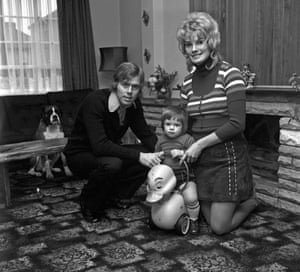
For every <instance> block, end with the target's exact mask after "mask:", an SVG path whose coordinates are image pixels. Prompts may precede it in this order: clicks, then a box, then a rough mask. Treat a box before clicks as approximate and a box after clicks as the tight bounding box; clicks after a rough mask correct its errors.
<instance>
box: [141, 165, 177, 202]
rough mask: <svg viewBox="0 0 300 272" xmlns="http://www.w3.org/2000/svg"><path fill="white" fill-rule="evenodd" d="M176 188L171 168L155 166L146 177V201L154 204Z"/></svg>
mask: <svg viewBox="0 0 300 272" xmlns="http://www.w3.org/2000/svg"><path fill="white" fill-rule="evenodd" d="M175 186H176V177H175V175H174V172H173V170H172V168H171V167H169V166H167V165H165V164H159V165H155V166H153V167H152V168H151V170H150V171H149V172H148V176H147V197H146V201H147V202H149V203H155V202H158V201H160V200H162V199H163V197H164V196H166V195H168V194H170V193H171V192H172V191H173V190H174V188H175Z"/></svg>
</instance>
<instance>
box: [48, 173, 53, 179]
mask: <svg viewBox="0 0 300 272" xmlns="http://www.w3.org/2000/svg"><path fill="white" fill-rule="evenodd" d="M46 179H54V175H53V174H52V172H46Z"/></svg>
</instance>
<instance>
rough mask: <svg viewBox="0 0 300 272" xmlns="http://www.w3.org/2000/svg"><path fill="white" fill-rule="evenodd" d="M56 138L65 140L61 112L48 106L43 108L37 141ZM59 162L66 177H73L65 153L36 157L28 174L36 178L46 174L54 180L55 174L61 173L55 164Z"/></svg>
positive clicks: (36, 136)
mask: <svg viewBox="0 0 300 272" xmlns="http://www.w3.org/2000/svg"><path fill="white" fill-rule="evenodd" d="M54 138H64V132H63V129H62V125H61V111H60V109H59V108H58V106H56V105H47V106H45V107H43V111H42V117H41V120H40V122H39V126H38V129H37V131H36V133H35V139H36V140H47V139H54ZM58 160H61V162H62V166H63V170H64V173H65V175H66V176H72V175H73V174H72V172H71V170H70V168H69V167H68V165H67V160H66V156H65V155H64V153H63V152H59V153H55V154H51V155H39V156H36V157H35V158H33V162H32V165H33V166H32V167H31V168H30V170H29V171H28V173H29V174H30V175H34V176H42V174H43V173H45V176H46V179H53V178H54V175H53V172H56V173H58V172H61V169H60V168H57V167H54V164H55V163H56V162H57V161H58Z"/></svg>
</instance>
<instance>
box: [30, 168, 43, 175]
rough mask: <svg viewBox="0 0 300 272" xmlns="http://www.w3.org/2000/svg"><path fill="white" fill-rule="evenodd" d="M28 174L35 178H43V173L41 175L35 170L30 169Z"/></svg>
mask: <svg viewBox="0 0 300 272" xmlns="http://www.w3.org/2000/svg"><path fill="white" fill-rule="evenodd" d="M27 173H28V174H29V175H31V176H35V177H41V176H42V173H41V172H37V171H35V170H34V169H30V170H29V171H28V172H27Z"/></svg>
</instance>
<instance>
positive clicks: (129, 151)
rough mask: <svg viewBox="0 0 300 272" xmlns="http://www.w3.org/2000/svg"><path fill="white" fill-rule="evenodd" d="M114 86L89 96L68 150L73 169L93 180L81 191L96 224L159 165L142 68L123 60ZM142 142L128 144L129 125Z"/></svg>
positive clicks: (86, 210)
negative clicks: (143, 100) (111, 204)
mask: <svg viewBox="0 0 300 272" xmlns="http://www.w3.org/2000/svg"><path fill="white" fill-rule="evenodd" d="M113 80H114V82H113V86H112V88H111V89H106V90H97V91H94V92H92V93H91V94H89V95H88V96H87V97H86V98H85V99H84V101H83V102H82V104H81V105H80V107H79V110H78V114H77V117H76V120H75V124H74V127H73V130H72V133H71V137H70V138H69V142H68V144H67V146H66V148H65V151H64V153H65V154H66V157H67V161H68V165H69V167H70V168H71V171H72V172H73V173H74V174H75V175H77V176H81V177H84V178H87V179H88V183H87V184H86V185H85V186H84V188H83V190H82V193H81V201H80V205H81V211H82V214H83V216H84V217H85V219H86V220H87V221H90V222H97V221H98V220H99V219H100V218H101V217H102V216H103V213H104V209H105V208H106V205H107V203H108V202H109V200H111V199H115V198H118V199H129V198H130V197H132V196H133V194H134V193H135V191H136V190H137V189H138V188H139V186H140V185H141V184H142V183H143V182H144V181H145V179H146V175H147V172H148V170H149V168H151V167H152V166H154V165H156V164H159V163H160V161H161V160H160V156H159V154H158V153H151V152H153V151H154V147H155V143H156V141H157V138H156V136H155V134H154V133H153V132H152V131H151V130H150V129H149V127H148V125H147V124H146V121H145V118H144V114H143V108H142V105H141V102H140V100H139V98H138V97H139V94H140V92H141V89H142V86H143V84H144V72H143V70H142V69H141V68H140V67H139V66H137V65H135V64H133V63H130V62H126V63H122V64H121V65H120V66H119V67H118V68H117V69H116V71H115V73H114V76H113ZM129 127H130V128H131V129H132V131H133V132H134V133H135V135H136V136H137V137H138V138H139V139H140V141H141V143H142V144H141V145H132V146H129V145H123V144H122V142H121V139H122V137H123V135H124V134H125V132H126V131H127V129H128V128H129Z"/></svg>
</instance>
